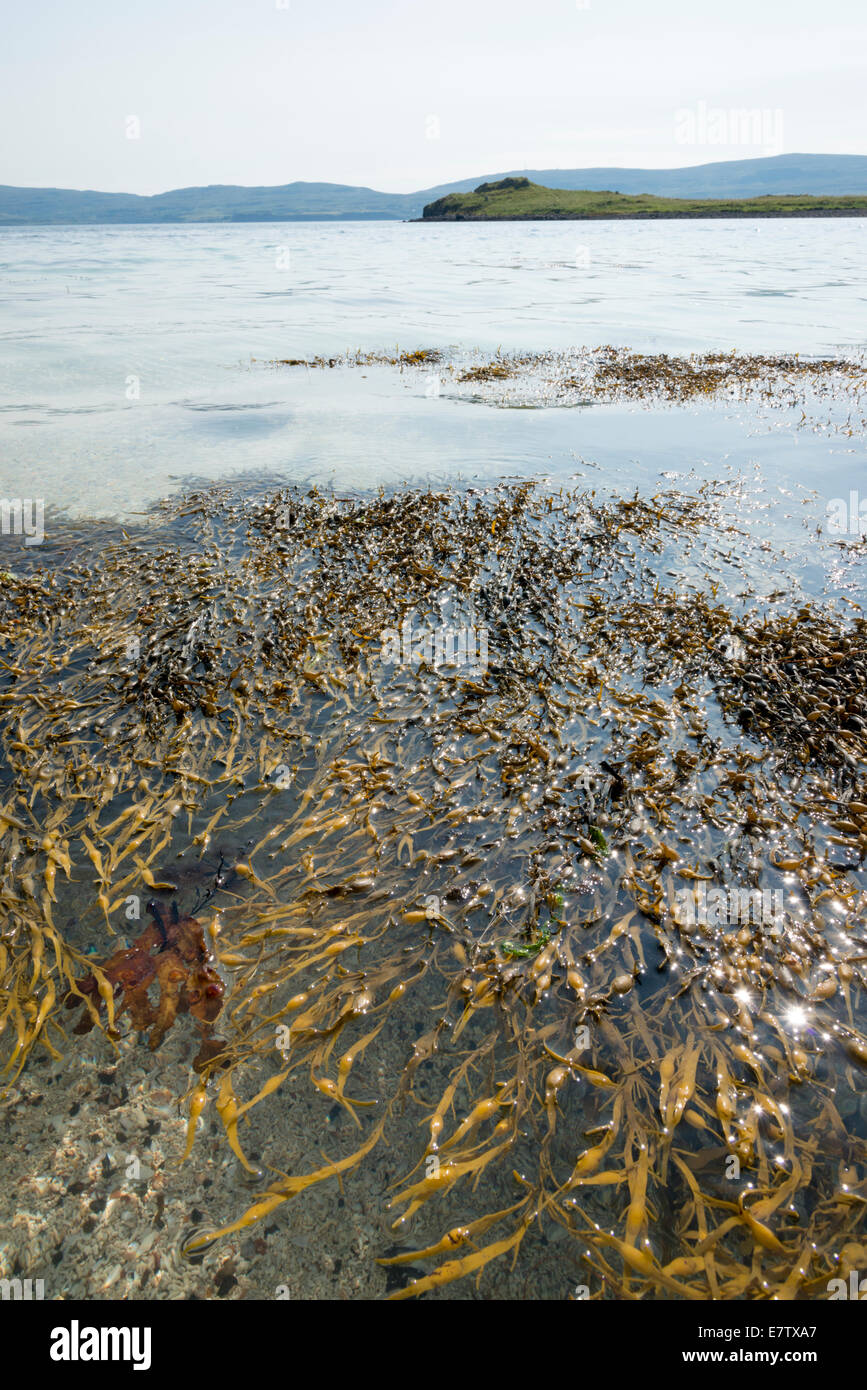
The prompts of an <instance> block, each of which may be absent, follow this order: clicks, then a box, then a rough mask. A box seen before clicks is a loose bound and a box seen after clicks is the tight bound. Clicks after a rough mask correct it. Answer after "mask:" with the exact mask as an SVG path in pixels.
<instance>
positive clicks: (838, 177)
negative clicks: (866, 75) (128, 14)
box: [0, 154, 867, 227]
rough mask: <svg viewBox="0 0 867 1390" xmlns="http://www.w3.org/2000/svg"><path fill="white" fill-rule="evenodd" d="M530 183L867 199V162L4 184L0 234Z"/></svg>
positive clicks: (212, 217)
mask: <svg viewBox="0 0 867 1390" xmlns="http://www.w3.org/2000/svg"><path fill="white" fill-rule="evenodd" d="M509 177H522V178H527V179H529V180H530V181H531V182H532V183H535V184H540V185H543V186H545V187H548V188H558V189H565V190H573V191H574V190H587V191H590V192H605V191H607V190H610V191H612V192H615V193H623V194H642V193H643V194H648V195H650V196H651V197H656V198H754V197H763V196H765V195H768V194H775V195H783V194H793V195H794V194H811V195H814V196H835V195H836V196H840V195H847V194H864V195H867V155H856V154H849V155H831V154H781V155H774V156H771V157H768V158H763V159H734V160H723V161H718V162H716V163H713V164H698V165H694V166H692V167H690V168H684V169H510V170H507V171H506V172H505V173H499V174H489V175H487V176H486V177H485V178H484V179H479V178H478V177H476V178H473V179H459V180H457V181H455V182H453V183H448V184H440V185H438V186H437V187H435V188H426V189H423V190H422V191H421V192H419V193H380V192H377V191H376V189H372V188H355V187H350V186H349V185H346V184H339V183H287V184H282V185H280V186H278V187H273V188H245V187H242V186H240V185H237V184H212V185H209V186H208V187H207V188H176V189H173V190H172V191H171V192H168V193H156V194H153V195H152V196H150V197H142V196H139V195H138V194H135V193H98V192H91V191H78V190H75V189H68V188H15V187H12V186H9V185H3V186H0V227H2V226H13V227H14V226H27V225H34V224H43V225H44V224H56V223H132V222H284V221H290V222H291V221H305V220H308V219H317V220H322V219H324V220H334V221H344V220H359V219H360V220H370V219H382V220H395V219H400V218H416V217H421V215H422V211H423V209H424V207H425V205H426V204H428V203H431V202H435V201H436V200H437V199H439V198H441V197H443V196H445V195H446V194H449V193H466V192H470V191H472V190H473V189H475V188H476V187H477V186H478V184H479V183H481V182H487V183H497V182H499V181H501V180H502V179H503V178H509Z"/></svg>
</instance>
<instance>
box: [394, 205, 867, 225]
mask: <svg viewBox="0 0 867 1390" xmlns="http://www.w3.org/2000/svg"><path fill="white" fill-rule="evenodd" d="M755 217H762V218H765V217H777V218H779V217H788V218H795V217H867V208H832V209H826V210H824V211H819V210H812V211H810V210H807V209H804V208H800V209H798V210H795V211H791V212H772V211H768V212H757V211H756V210H755V209H752V208H751V209H750V210H749V211H744V212H563V213H558V212H529V213H510V214H508V215H506V214H504V215H502V216H494V217H485V216H484V215H483V214H481V213H480V214H479V215H478V216H472V217H462V216H452V217H410V218H408V219H407V221H409V222H423V223H430V222H648V221H683V220H684V219H686V220H689V221H692V222H701V221H714V222H717V221H721V220H726V219H731V218H737V219H744V218H746V219H749V218H755Z"/></svg>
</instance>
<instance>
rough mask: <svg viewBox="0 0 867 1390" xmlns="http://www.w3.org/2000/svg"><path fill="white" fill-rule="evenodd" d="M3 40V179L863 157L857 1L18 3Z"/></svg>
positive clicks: (244, 176)
mask: <svg viewBox="0 0 867 1390" xmlns="http://www.w3.org/2000/svg"><path fill="white" fill-rule="evenodd" d="M0 32H2V35H3V38H2V43H0V49H2V57H0V129H2V144H0V183H11V184H25V185H31V186H36V187H40V186H59V187H65V188H98V189H105V190H111V191H126V192H131V193H155V192H161V191H163V190H165V189H168V188H177V187H182V186H186V185H191V184H208V183H242V184H280V183H290V182H292V181H293V180H294V179H309V180H315V181H319V180H321V181H324V182H333V183H350V184H366V185H369V186H371V187H374V188H380V189H385V190H389V191H395V192H409V191H412V190H415V189H419V188H428V187H431V186H432V185H435V184H439V183H444V182H446V181H448V180H450V179H458V178H469V177H473V176H475V175H482V174H488V173H495V172H498V171H500V170H505V169H510V168H521V167H528V168H582V167H588V166H592V165H606V164H614V165H637V166H644V167H664V166H676V165H684V164H699V163H703V162H705V161H707V160H713V159H743V158H750V157H753V156H755V155H760V154H771V153H781V152H794V151H815V152H823V153H849V154H867V102H865V99H864V72H865V69H867V7H865V4H864V0H824V3H822V4H816V3H815V0H728V3H726V4H724V5H720V4H714V5H710V4H708V3H707V2H706V0H577V3H576V0H430V2H429V3H418V0H402V3H397V0H147V3H128V2H127V3H123V0H83V3H82V4H80V5H75V4H70V3H69V0H22V2H21V3H17V4H14V5H13V2H12V0H4V4H3V14H2V30H0ZM702 104H703V105H702ZM733 110H741V111H744V110H748V111H754V112H755V113H756V117H755V119H754V121H753V122H750V123H748V125H744V124H743V123H742V122H740V121H734V120H732V119H731V118H730V117H729V116H728V114H727V113H729V112H730V111H733ZM685 112H690V113H692V114H693V115H694V117H695V119H694V122H693V123H692V127H690V123H689V122H688V121H686V120H685V119H684V113H685ZM721 112H722V113H726V114H725V115H724V116H721V115H720V113H721ZM130 118H135V121H137V122H138V127H137V126H136V124H135V123H134V122H132V121H131V120H130ZM137 129H138V138H129V133H132V134H133V135H135V133H136V130H137ZM690 129H692V136H691V138H690ZM685 137H686V138H685ZM710 137H712V141H711V138H710Z"/></svg>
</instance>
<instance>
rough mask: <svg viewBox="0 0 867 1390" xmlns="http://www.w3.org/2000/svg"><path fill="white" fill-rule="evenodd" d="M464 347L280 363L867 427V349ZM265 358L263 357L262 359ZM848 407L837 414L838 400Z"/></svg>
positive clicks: (454, 388) (461, 387)
mask: <svg viewBox="0 0 867 1390" xmlns="http://www.w3.org/2000/svg"><path fill="white" fill-rule="evenodd" d="M478 357H479V354H477V353H476V354H471V355H468V354H466V353H460V354H454V353H448V352H445V351H442V350H440V349H436V348H420V349H417V350H416V351H414V352H407V351H401V350H400V349H397V348H396V349H395V351H394V352H349V353H341V354H339V355H338V356H336V357H312V358H298V357H286V358H278V359H275V360H272V361H269V362H267V363H266V364H265V365H266V366H268V367H272V368H281V367H304V368H307V369H308V370H310V369H326V368H344V367H349V368H352V367H370V366H376V365H381V366H387V367H393V368H398V369H399V371H400V372H401V373H407V372H409V373H410V374H412V373H413V372H416V373H421V372H424V373H425V374H426V375H429V374H430V372H431V369H432V368H436V372H437V376H438V379H439V381H440V383H441V385H442V386H443V387H444V388H445V390H446V393H447V394H448V395H457V396H464V397H466V396H468V395H471V396H472V397H473V398H474V399H479V400H483V401H487V402H489V403H490V404H492V405H512V406H515V405H521V404H532V405H536V406H538V405H545V404H548V405H557V406H562V405H575V404H587V403H588V402H592V401H598V402H607V403H638V404H644V405H652V406H654V407H658V406H660V405H666V404H668V405H685V404H688V403H693V402H707V401H728V402H732V401H735V402H747V401H749V402H751V403H752V404H754V405H757V406H759V407H760V408H763V409H769V410H781V409H782V410H790V411H795V410H800V412H801V414H800V418H799V419H798V420H797V423H798V425H800V426H805V427H809V428H811V429H813V428H832V429H837V430H840V431H841V432H843V433H846V434H848V435H850V436H851V435H853V434H854V433H855V432H856V431H857V430H860V429H863V427H864V425H865V423H867V417H865V416H864V415H863V414H862V415H860V416H859V415H857V414H854V412H855V411H857V410H862V411H863V405H864V399H865V393H867V365H865V361H864V358H863V355H858V356H854V357H850V358H843V357H804V356H801V355H800V354H799V353H795V354H789V355H777V356H770V355H767V354H759V353H741V352H735V351H731V352H704V353H691V354H690V355H689V356H685V357H680V356H674V355H672V354H669V353H664V352H662V353H636V352H632V351H631V350H630V349H628V348H623V347H613V346H611V345H610V344H609V345H604V346H599V347H595V348H573V349H569V350H566V351H561V352H523V353H504V352H502V351H501V352H498V353H497V356H496V357H495V358H493V359H487V360H486V359H485V358H481V359H480V360H475V359H476V358H478ZM254 361H255V359H254ZM835 406H837V407H845V415H844V414H843V410H842V409H841V410H839V411H838V412H836V413H837V414H838V417H839V418H837V419H836V420H835V419H833V415H834V413H835V412H834V407H835Z"/></svg>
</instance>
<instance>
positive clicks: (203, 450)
mask: <svg viewBox="0 0 867 1390" xmlns="http://www.w3.org/2000/svg"><path fill="white" fill-rule="evenodd" d="M865 235H867V226H865V222H864V220H863V219H858V218H852V219H836V218H835V219H827V220H825V219H805V220H785V221H784V220H779V221H777V220H765V221H756V222H747V221H731V222H727V221H709V222H677V221H673V222H622V223H617V222H604V223H603V222H595V223H533V224H515V223H511V224H505V225H503V226H491V225H485V224H478V225H472V226H470V225H459V226H452V225H436V226H423V225H416V224H409V223H344V224H340V225H329V224H325V223H313V224H303V225H302V224H291V223H289V224H283V225H280V226H276V227H275V226H274V225H252V226H228V227H208V226H190V227H177V226H167V227H124V228H106V227H51V228H38V227H35V228H28V229H24V230H14V231H8V230H7V231H3V232H0V301H2V319H0V324H2V329H0V491H2V495H4V496H10V495H11V496H31V495H34V496H44V497H45V500H46V506H48V507H55V508H61V509H70V510H72V511H75V512H79V513H80V512H89V513H96V514H99V513H102V514H106V513H108V514H117V515H124V514H129V513H130V512H132V511H135V510H136V509H137V508H139V507H141V506H143V505H145V504H147V503H148V502H149V501H152V500H153V499H154V498H156V497H158V496H161V495H164V494H165V493H166V492H168V491H171V490H172V489H173V488H174V487H175V486H177V482H178V480H179V479H184V478H191V477H220V476H224V475H227V474H230V473H235V472H245V471H257V472H258V471H263V470H264V471H274V472H277V473H281V474H284V475H287V476H289V477H291V478H294V479H298V478H307V477H311V478H316V479H317V480H321V481H327V482H332V483H335V484H337V485H353V486H371V485H376V484H378V483H380V482H386V483H389V482H396V481H398V480H400V479H405V478H414V479H419V478H425V477H430V476H433V477H438V478H444V477H447V476H453V477H454V476H464V477H469V476H475V475H478V474H482V475H485V476H489V477H492V476H498V475H502V474H504V473H538V472H546V473H547V472H555V473H556V472H560V471H562V470H565V471H567V472H568V471H571V470H572V469H574V466H575V460H576V458H581V457H583V458H589V459H592V460H594V461H598V462H600V464H601V468H602V472H603V475H604V476H606V477H607V476H610V478H611V482H612V484H613V485H614V486H617V485H618V482H619V477H620V475H621V474H622V475H623V477H624V478H625V479H626V480H627V481H628V479H629V478H630V477H631V475H632V473H633V471H634V472H636V473H637V474H641V473H642V472H644V473H647V472H649V473H650V474H653V473H655V472H656V471H659V469H660V468H661V467H664V466H665V465H666V463H667V462H669V461H673V462H672V463H671V466H673V467H675V468H681V467H683V466H684V464H686V465H688V466H691V465H692V464H693V463H695V464H698V465H701V464H702V462H703V461H704V463H705V464H706V465H707V466H709V467H710V468H711V469H712V470H714V471H716V470H717V469H718V468H720V467H724V466H725V465H724V462H723V461H724V460H729V461H731V459H732V457H733V456H735V455H736V456H737V458H736V462H741V461H742V462H743V463H744V464H746V465H749V464H750V463H751V460H752V458H753V456H754V455H755V456H761V461H762V464H763V466H770V467H771V468H772V471H774V470H775V471H776V472H777V473H778V474H779V476H780V477H781V478H782V479H785V480H794V481H797V482H799V483H802V484H804V485H805V486H814V485H815V479H817V478H818V479H820V480H824V481H827V480H828V468H829V466H830V468H831V470H832V472H835V473H836V474H839V478H840V483H839V487H842V486H844V485H845V484H846V483H847V482H848V483H850V485H851V486H855V485H856V484H855V483H851V482H850V474H851V472H852V467H853V464H852V454H851V452H848V453H847V451H846V449H845V446H844V443H843V442H841V441H840V440H839V439H832V440H830V441H829V440H828V439H827V438H822V439H821V440H820V441H818V442H817V441H811V440H810V438H809V437H808V436H806V435H805V434H804V433H803V432H802V433H801V434H799V435H798V436H797V439H798V447H797V451H795V450H793V449H791V448H789V444H788V439H789V438H792V437H794V436H793V432H792V431H791V430H787V428H786V422H784V421H780V420H778V421H777V422H776V424H775V426H774V427H773V428H774V429H775V431H776V435H777V436H779V434H780V431H781V430H782V431H783V434H784V436H785V442H784V444H783V446H782V454H783V458H782V460H781V458H780V454H781V441H780V439H779V437H773V436H772V437H771V438H768V426H767V425H766V424H765V425H762V426H760V427H759V428H758V435H759V436H764V437H763V438H762V437H760V438H759V439H758V442H757V440H756V438H755V437H754V436H756V434H757V429H756V427H755V426H754V425H753V423H752V422H751V421H749V420H748V421H747V422H746V424H745V423H744V421H743V419H734V420H733V419H732V412H731V411H728V412H727V411H725V410H721V409H717V410H714V411H713V412H712V414H711V415H708V414H707V413H706V412H698V411H696V410H688V411H680V410H667V411H665V412H663V413H662V414H661V415H658V416H655V417H651V416H650V415H649V414H648V412H646V411H644V410H633V411H629V412H624V411H621V410H617V409H615V408H613V407H599V406H594V407H592V408H589V409H581V410H568V411H567V410H560V409H551V410H546V411H543V412H539V411H521V412H516V411H509V412H500V411H494V410H490V409H487V408H481V407H474V406H472V405H467V404H466V403H465V402H456V401H454V400H451V399H449V397H448V394H447V393H446V394H444V395H443V396H441V397H440V398H439V399H430V398H429V397H427V396H426V395H425V383H424V378H423V377H419V376H413V378H412V380H408V379H406V378H405V377H401V376H400V374H398V373H396V372H389V371H383V370H380V369H372V370H371V371H369V372H364V373H361V372H343V371H337V372H326V373H307V372H304V371H298V370H296V371H291V370H286V369H283V370H279V369H278V370H274V369H271V368H268V367H266V366H265V365H264V362H265V361H267V359H270V358H274V357H293V356H310V355H314V354H319V353H322V354H326V355H327V354H334V353H339V352H342V351H346V350H352V349H355V348H362V349H365V350H368V349H391V348H393V347H394V346H395V345H399V346H400V348H401V349H404V350H406V349H409V350H412V349H414V348H417V347H420V346H440V347H442V346H451V345H457V346H460V347H461V348H474V347H477V348H480V349H483V350H485V351H493V350H496V348H497V347H502V348H503V349H504V350H506V349H512V350H514V349H532V350H543V349H551V348H565V347H569V346H574V345H589V346H594V345H597V344H600V343H614V344H618V345H624V346H628V347H631V348H633V349H635V350H638V351H655V352H660V351H666V352H678V353H685V352H692V351H696V350H703V349H709V348H722V349H730V348H736V349H739V350H741V351H756V352H768V353H771V352H795V351H796V352H801V353H832V352H844V353H851V352H853V351H858V350H861V349H863V348H864V346H865V343H867V337H865V327H864V325H865V322H867V316H865V312H864V307H865V286H864V276H863V265H864V260H863V248H864V238H865ZM253 359H256V360H255V361H254V360H253ZM845 443H849V444H851V441H845ZM639 454H640V455H641V462H640V463H639V462H637V459H638V456H639ZM828 485H829V486H832V485H833V486H832V491H831V493H830V494H829V495H832V496H833V495H837V493H838V492H839V487H838V484H837V480H836V477H834V478H833V479H832V481H831V482H829V484H828ZM834 489H836V491H835V490H834Z"/></svg>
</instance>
